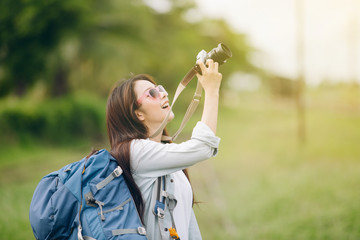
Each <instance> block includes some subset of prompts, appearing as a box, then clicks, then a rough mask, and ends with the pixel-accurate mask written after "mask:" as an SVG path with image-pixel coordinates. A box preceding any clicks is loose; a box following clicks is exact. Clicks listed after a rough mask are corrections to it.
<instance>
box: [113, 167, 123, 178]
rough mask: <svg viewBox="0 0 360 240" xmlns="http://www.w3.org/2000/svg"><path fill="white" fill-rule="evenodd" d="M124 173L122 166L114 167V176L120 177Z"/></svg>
mask: <svg viewBox="0 0 360 240" xmlns="http://www.w3.org/2000/svg"><path fill="white" fill-rule="evenodd" d="M122 173H123V171H122V169H121V167H120V166H117V168H115V169H114V171H113V172H112V175H113V177H114V178H117V177H119V176H120V175H121V174H122Z"/></svg>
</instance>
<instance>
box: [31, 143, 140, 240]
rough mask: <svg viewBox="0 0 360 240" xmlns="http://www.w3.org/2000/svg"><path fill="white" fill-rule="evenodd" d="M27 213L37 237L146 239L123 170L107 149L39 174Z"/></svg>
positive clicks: (80, 239)
mask: <svg viewBox="0 0 360 240" xmlns="http://www.w3.org/2000/svg"><path fill="white" fill-rule="evenodd" d="M29 217H30V223H31V227H32V230H33V233H34V235H35V238H36V239H38V240H52V239H70V240H75V239H78V240H105V239H112V240H122V239H127V240H146V231H145V228H144V226H143V225H142V223H141V220H140V217H139V214H138V212H137V209H136V206H135V203H134V200H133V198H132V196H131V194H130V191H129V189H128V186H127V184H126V182H125V179H124V177H123V176H122V169H121V168H120V167H119V166H118V164H117V162H116V160H115V158H113V157H112V156H111V155H110V153H109V152H108V151H106V150H105V149H103V150H100V151H98V152H97V153H95V154H94V155H92V156H91V157H89V158H84V159H82V160H81V161H78V162H74V163H71V164H69V165H67V166H65V167H63V168H62V169H60V170H58V171H55V172H53V173H50V174H48V175H46V176H45V177H44V178H42V179H41V181H40V183H39V184H38V186H37V187H36V190H35V192H34V195H33V198H32V201H31V205H30V214H29Z"/></svg>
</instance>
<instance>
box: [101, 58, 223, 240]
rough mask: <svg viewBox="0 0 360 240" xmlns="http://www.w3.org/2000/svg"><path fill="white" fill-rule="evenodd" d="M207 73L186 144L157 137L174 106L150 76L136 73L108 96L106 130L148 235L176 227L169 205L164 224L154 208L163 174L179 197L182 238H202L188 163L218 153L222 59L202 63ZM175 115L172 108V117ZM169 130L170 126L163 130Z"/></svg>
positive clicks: (177, 221)
mask: <svg viewBox="0 0 360 240" xmlns="http://www.w3.org/2000/svg"><path fill="white" fill-rule="evenodd" d="M197 64H198V65H199V67H200V68H201V71H202V75H200V74H197V77H198V79H199V81H200V83H201V85H202V87H203V88H204V91H205V102H204V110H203V114H202V118H201V121H200V122H198V123H197V125H196V126H195V128H194V130H193V133H192V137H191V139H190V140H188V141H186V142H183V143H181V144H175V143H164V142H161V134H159V135H158V136H155V137H153V138H149V136H152V134H153V133H154V132H156V130H157V129H158V128H159V126H160V125H161V123H162V121H163V120H164V119H165V117H166V116H167V114H168V113H169V111H171V108H170V106H169V100H168V94H167V93H166V91H165V89H164V88H162V87H161V86H156V84H155V82H154V81H153V80H152V78H151V77H149V76H148V75H137V76H135V77H133V78H131V79H129V80H127V81H126V82H124V83H122V84H121V85H120V86H118V87H116V88H115V89H114V90H113V91H112V93H111V94H110V97H109V99H108V105H107V114H106V116H107V119H106V120H107V130H108V135H109V140H110V145H111V154H112V155H113V156H114V157H115V158H116V159H117V161H118V163H119V165H120V166H121V167H122V169H123V171H124V173H123V174H124V177H125V179H126V181H127V183H128V185H129V188H130V191H131V194H132V196H133V198H134V201H135V204H136V207H137V209H138V212H139V214H140V217H141V218H142V220H143V222H144V224H145V226H146V230H147V237H148V239H149V240H153V239H154V240H158V239H161V236H164V234H167V237H169V229H170V228H171V227H172V219H171V218H172V217H171V215H170V214H169V209H167V208H165V219H164V222H165V226H164V227H161V225H160V226H159V223H158V222H157V219H156V218H157V216H156V215H155V214H154V213H153V209H154V205H153V204H154V195H153V192H154V188H155V182H156V180H157V179H158V177H159V176H165V179H166V186H167V187H166V191H167V192H168V193H169V194H171V195H173V196H175V198H176V200H177V205H176V207H175V209H174V211H173V220H174V223H175V225H176V231H177V234H178V235H179V236H180V238H181V240H186V239H201V235H200V231H199V228H198V225H197V222H196V219H195V215H194V212H193V209H192V205H193V193H192V189H191V185H190V182H189V180H188V178H187V172H186V168H187V167H190V166H192V165H194V164H195V163H197V162H200V161H202V160H205V159H208V158H210V157H212V156H215V155H216V153H217V148H218V145H219V141H220V139H219V138H218V137H216V136H215V133H216V125H217V115H218V103H219V88H220V84H221V79H222V75H221V73H219V72H218V67H219V65H218V63H217V62H214V61H213V60H211V59H209V60H208V61H207V62H206V65H205V64H204V63H203V62H201V61H199V62H197ZM173 118H174V114H173V113H172V112H171V113H170V117H169V121H171V120H172V119H173ZM163 133H164V134H166V130H165V129H164V131H163Z"/></svg>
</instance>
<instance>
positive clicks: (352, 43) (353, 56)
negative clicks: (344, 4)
mask: <svg viewBox="0 0 360 240" xmlns="http://www.w3.org/2000/svg"><path fill="white" fill-rule="evenodd" d="M350 6H351V8H350V14H349V80H350V81H351V82H353V83H360V79H359V76H358V75H359V74H358V67H359V53H358V50H359V49H358V47H359V46H358V40H359V39H358V38H359V33H358V31H359V29H358V28H359V25H358V19H357V14H356V11H357V8H356V6H357V4H356V0H355V1H354V0H352V1H350Z"/></svg>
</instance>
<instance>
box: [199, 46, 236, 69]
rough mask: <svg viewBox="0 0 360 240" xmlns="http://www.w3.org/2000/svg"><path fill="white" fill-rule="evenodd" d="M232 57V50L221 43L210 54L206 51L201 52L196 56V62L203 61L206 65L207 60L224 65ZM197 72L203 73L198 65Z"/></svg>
mask: <svg viewBox="0 0 360 240" xmlns="http://www.w3.org/2000/svg"><path fill="white" fill-rule="evenodd" d="M231 56H232V53H231V50H230V48H228V47H227V46H226V45H225V44H223V43H219V45H218V46H217V47H216V48H213V49H212V50H211V51H210V52H208V53H207V52H206V51H205V50H201V51H200V52H199V53H198V55H197V56H196V60H201V61H202V62H203V63H206V60H208V59H212V60H214V62H218V63H219V65H221V64H224V63H225V62H226V59H228V58H230V57H231ZM196 70H197V71H198V72H199V73H201V70H200V67H199V66H198V65H196Z"/></svg>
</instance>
